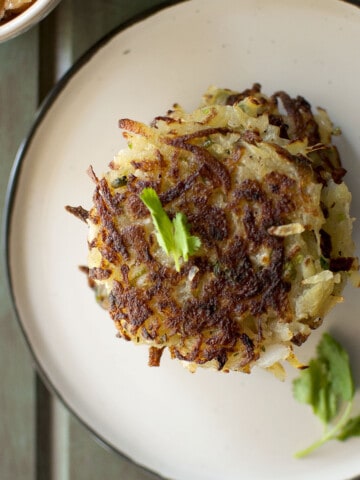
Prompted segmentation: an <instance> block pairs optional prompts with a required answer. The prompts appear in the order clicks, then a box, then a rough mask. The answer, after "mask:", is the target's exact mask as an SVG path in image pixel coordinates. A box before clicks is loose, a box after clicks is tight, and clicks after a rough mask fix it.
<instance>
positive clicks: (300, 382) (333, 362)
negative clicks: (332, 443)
mask: <svg viewBox="0 0 360 480" xmlns="http://www.w3.org/2000/svg"><path fill="white" fill-rule="evenodd" d="M316 351H317V357H316V358H314V359H312V360H311V361H310V362H309V366H308V368H307V369H305V370H303V371H302V372H301V373H300V376H299V377H298V378H296V379H295V380H294V381H293V395H294V397H295V399H296V400H297V401H299V402H301V403H306V404H308V405H310V406H311V407H312V410H313V412H314V414H315V415H317V416H318V417H319V418H320V419H321V420H322V422H323V423H324V424H325V427H326V428H325V432H324V434H323V436H322V437H321V438H320V439H319V440H317V441H316V442H314V443H313V444H312V445H310V446H309V447H307V448H305V449H304V450H301V451H300V452H297V453H296V455H295V456H296V457H297V458H301V457H304V456H305V455H308V454H309V453H311V452H312V451H313V450H315V449H316V448H318V447H320V446H321V445H323V444H324V443H326V442H327V441H329V440H335V439H337V440H346V439H348V438H350V437H353V436H358V435H360V416H359V417H355V418H350V414H351V409H352V405H353V399H354V395H355V386H354V379H353V374H352V371H351V366H350V360H349V355H348V354H347V352H346V351H345V350H344V348H343V347H342V346H341V345H340V344H339V343H338V342H337V341H336V340H335V339H334V338H332V337H331V335H329V334H328V333H325V334H324V335H323V337H322V339H321V341H320V342H319V344H318V347H317V350H316ZM340 412H342V414H341V415H340Z"/></svg>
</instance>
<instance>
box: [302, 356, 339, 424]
mask: <svg viewBox="0 0 360 480" xmlns="http://www.w3.org/2000/svg"><path fill="white" fill-rule="evenodd" d="M293 393H294V397H295V399H296V400H297V401H298V402H300V403H307V404H309V405H310V406H311V407H312V409H313V412H314V413H315V415H317V416H318V417H319V418H320V419H321V420H322V421H323V422H324V423H327V422H329V421H330V420H332V419H333V418H334V417H335V416H336V414H337V406H338V400H337V395H335V394H334V392H333V391H332V389H331V384H330V381H329V375H328V371H327V366H326V364H325V363H324V362H323V361H322V360H320V359H312V360H311V361H310V363H309V367H308V368H307V369H306V370H303V371H302V372H301V374H300V377H299V378H297V379H295V380H294V382H293Z"/></svg>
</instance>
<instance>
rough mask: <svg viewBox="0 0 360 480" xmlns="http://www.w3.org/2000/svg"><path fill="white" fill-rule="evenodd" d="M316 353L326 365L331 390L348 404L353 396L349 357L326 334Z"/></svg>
mask: <svg viewBox="0 0 360 480" xmlns="http://www.w3.org/2000/svg"><path fill="white" fill-rule="evenodd" d="M317 352H318V356H319V358H320V359H322V361H323V362H326V363H327V366H328V372H329V377H330V381H331V387H332V390H333V391H334V393H336V394H337V395H339V396H340V397H342V398H343V399H344V400H346V401H348V402H349V401H350V400H351V399H352V398H353V396H354V380H353V378H352V373H351V367H350V361H349V355H348V354H347V352H346V351H345V350H344V349H343V348H342V346H341V345H340V344H339V343H338V342H337V341H336V340H334V339H333V338H332V337H331V336H330V335H329V334H328V333H324V335H323V337H322V339H321V341H320V343H319V345H318V347H317Z"/></svg>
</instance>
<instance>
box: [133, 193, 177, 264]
mask: <svg viewBox="0 0 360 480" xmlns="http://www.w3.org/2000/svg"><path fill="white" fill-rule="evenodd" d="M140 199H141V200H142V201H143V203H144V204H145V205H146V207H147V208H148V210H149V211H150V214H151V218H152V221H153V224H154V226H155V234H156V238H157V241H158V242H159V245H160V247H161V248H162V249H163V250H164V251H165V253H167V254H168V255H169V254H170V252H171V249H172V247H173V243H174V241H173V224H172V223H171V220H170V218H169V217H168V216H167V214H166V212H165V210H164V209H163V206H162V205H161V202H160V199H159V197H158V195H157V193H156V192H155V190H154V189H153V188H144V190H143V191H142V192H141V195H140Z"/></svg>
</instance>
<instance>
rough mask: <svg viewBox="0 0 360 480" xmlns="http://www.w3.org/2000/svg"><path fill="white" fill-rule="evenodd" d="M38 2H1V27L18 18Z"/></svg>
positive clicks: (19, 0) (33, 0)
mask: <svg viewBox="0 0 360 480" xmlns="http://www.w3.org/2000/svg"><path fill="white" fill-rule="evenodd" d="M35 1H36V0H0V25H2V24H4V23H6V22H8V21H9V20H12V19H13V18H15V17H17V16H18V15H19V14H20V13H22V12H23V11H24V10H26V9H27V8H29V7H30V5H32V4H33V3H35Z"/></svg>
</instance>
